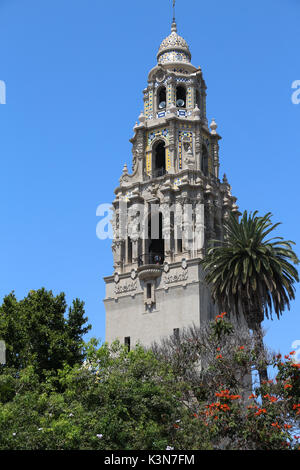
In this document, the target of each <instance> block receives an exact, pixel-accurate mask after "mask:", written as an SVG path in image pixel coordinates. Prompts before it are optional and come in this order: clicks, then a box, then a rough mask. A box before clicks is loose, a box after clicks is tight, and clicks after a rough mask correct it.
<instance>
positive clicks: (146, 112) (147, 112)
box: [144, 101, 149, 118]
mask: <svg viewBox="0 0 300 470" xmlns="http://www.w3.org/2000/svg"><path fill="white" fill-rule="evenodd" d="M144 114H145V116H146V118H147V117H148V116H149V101H145V111H144Z"/></svg>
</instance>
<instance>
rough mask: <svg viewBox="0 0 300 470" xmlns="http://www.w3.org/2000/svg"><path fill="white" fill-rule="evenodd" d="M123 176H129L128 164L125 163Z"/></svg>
mask: <svg viewBox="0 0 300 470" xmlns="http://www.w3.org/2000/svg"><path fill="white" fill-rule="evenodd" d="M123 175H128V167H127V163H125V165H124V168H123Z"/></svg>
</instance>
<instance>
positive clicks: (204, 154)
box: [201, 145, 208, 176]
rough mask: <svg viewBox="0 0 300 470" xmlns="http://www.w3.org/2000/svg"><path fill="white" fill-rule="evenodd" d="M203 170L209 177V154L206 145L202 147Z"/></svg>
mask: <svg viewBox="0 0 300 470" xmlns="http://www.w3.org/2000/svg"><path fill="white" fill-rule="evenodd" d="M201 170H202V171H203V173H204V174H205V176H208V152H207V148H206V147H205V145H202V162H201Z"/></svg>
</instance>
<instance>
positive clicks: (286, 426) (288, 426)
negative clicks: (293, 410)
mask: <svg viewBox="0 0 300 470" xmlns="http://www.w3.org/2000/svg"><path fill="white" fill-rule="evenodd" d="M284 427H285V429H291V427H292V426H291V425H290V424H285V425H284Z"/></svg>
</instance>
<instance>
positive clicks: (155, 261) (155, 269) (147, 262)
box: [138, 253, 164, 281]
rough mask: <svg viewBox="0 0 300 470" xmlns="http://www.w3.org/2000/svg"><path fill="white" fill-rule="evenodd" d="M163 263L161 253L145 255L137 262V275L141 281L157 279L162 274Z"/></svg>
mask: <svg viewBox="0 0 300 470" xmlns="http://www.w3.org/2000/svg"><path fill="white" fill-rule="evenodd" d="M163 263H164V254H163V253H147V254H144V255H141V256H140V257H139V260H138V274H139V278H140V279H141V280H142V281H150V280H154V279H157V278H158V277H160V276H161V274H162V270H163V268H162V266H163Z"/></svg>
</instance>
